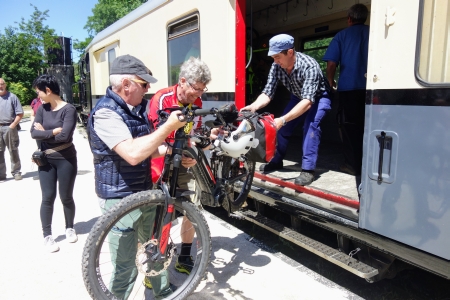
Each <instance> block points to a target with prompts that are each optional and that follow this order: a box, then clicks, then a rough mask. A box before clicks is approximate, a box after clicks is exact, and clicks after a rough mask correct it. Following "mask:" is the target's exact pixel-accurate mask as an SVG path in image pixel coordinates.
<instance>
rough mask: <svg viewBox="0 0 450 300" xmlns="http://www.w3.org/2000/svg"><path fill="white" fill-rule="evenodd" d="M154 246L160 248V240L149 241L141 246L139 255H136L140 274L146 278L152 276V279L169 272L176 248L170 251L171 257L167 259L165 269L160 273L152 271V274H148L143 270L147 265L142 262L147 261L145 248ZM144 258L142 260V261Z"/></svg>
mask: <svg viewBox="0 0 450 300" xmlns="http://www.w3.org/2000/svg"><path fill="white" fill-rule="evenodd" d="M150 244H153V245H155V246H158V240H156V239H153V240H149V241H147V242H146V243H144V244H142V245H140V246H139V247H138V250H137V253H136V260H135V263H136V267H137V269H138V271H139V273H142V274H145V276H150V277H154V276H157V275H159V274H161V273H162V272H163V271H165V270H167V268H168V267H169V266H170V263H171V262H172V257H173V255H174V253H175V247H172V249H170V251H169V256H168V258H167V260H166V261H165V262H164V267H163V268H162V269H161V270H159V271H155V270H151V271H150V272H147V271H146V270H144V269H143V267H144V266H145V267H147V264H142V263H141V261H143V260H145V259H147V258H148V257H147V254H145V248H146V247H147V246H148V245H150ZM141 255H144V256H141ZM141 257H142V259H141Z"/></svg>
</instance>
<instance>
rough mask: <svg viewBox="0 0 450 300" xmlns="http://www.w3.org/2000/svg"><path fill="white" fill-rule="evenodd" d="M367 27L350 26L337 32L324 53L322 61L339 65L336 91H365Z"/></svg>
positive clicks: (367, 48)
mask: <svg viewBox="0 0 450 300" xmlns="http://www.w3.org/2000/svg"><path fill="white" fill-rule="evenodd" d="M368 52H369V26H367V25H364V24H355V25H352V26H350V27H348V28H346V29H344V30H342V31H340V32H338V33H337V34H336V35H335V36H334V38H333V40H332V41H331V43H330V45H329V46H328V49H327V52H326V53H325V55H324V57H323V60H324V61H333V62H335V63H336V64H340V66H341V67H340V75H339V82H338V86H337V90H338V91H350V90H361V89H362V90H365V89H366V77H365V74H366V72H367V56H368Z"/></svg>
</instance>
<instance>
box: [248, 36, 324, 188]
mask: <svg viewBox="0 0 450 300" xmlns="http://www.w3.org/2000/svg"><path fill="white" fill-rule="evenodd" d="M268 56H271V57H272V58H273V60H274V62H273V64H272V67H271V68H270V71H269V75H268V79H267V84H266V86H265V87H264V89H263V91H262V93H261V95H259V96H258V98H257V99H256V100H255V102H253V103H252V104H251V105H248V106H245V107H243V108H242V109H241V111H243V110H250V111H252V112H255V111H256V110H258V109H261V108H263V107H265V106H266V105H267V104H269V102H270V101H271V99H272V98H273V96H274V94H275V90H276V88H277V84H278V81H281V83H283V85H284V86H285V87H286V88H287V89H288V90H289V92H290V93H291V98H290V100H289V103H288V104H287V106H286V107H285V108H284V112H283V115H282V116H281V117H279V118H275V120H274V121H275V124H276V127H277V130H278V131H277V149H276V153H275V156H274V157H273V158H272V160H271V161H270V162H269V163H266V164H262V165H261V166H260V171H263V172H271V171H275V170H279V169H282V168H283V159H284V157H285V155H286V151H287V147H288V142H289V138H290V137H291V135H292V133H293V132H294V129H295V128H296V127H297V125H299V124H300V123H303V156H302V171H301V173H300V175H299V176H298V177H297V178H295V181H294V182H295V184H298V185H309V184H311V183H312V182H313V181H314V173H315V172H314V171H315V168H316V162H317V158H318V152H319V144H320V137H321V133H322V131H321V128H320V123H321V121H322V119H323V117H324V116H325V114H326V113H327V112H328V111H329V110H330V109H331V98H330V95H331V88H330V86H329V84H328V81H327V80H326V78H325V77H324V75H323V73H322V71H321V69H320V66H319V64H318V63H317V61H316V60H315V59H314V58H312V57H310V56H308V55H306V54H303V53H300V52H297V51H295V48H294V38H293V37H292V36H290V35H287V34H279V35H276V36H274V37H272V38H271V39H270V41H269V53H268Z"/></svg>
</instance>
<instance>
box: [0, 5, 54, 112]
mask: <svg viewBox="0 0 450 300" xmlns="http://www.w3.org/2000/svg"><path fill="white" fill-rule="evenodd" d="M32 6H33V8H34V12H33V13H32V14H31V16H30V19H29V20H28V21H26V20H25V19H24V18H22V19H21V22H20V23H18V26H19V27H18V28H16V27H12V26H9V27H7V28H5V29H4V33H0V75H1V76H2V78H3V79H4V80H5V81H6V82H8V85H9V86H10V87H14V88H16V87H23V88H18V90H16V91H15V92H17V93H18V94H21V93H24V94H23V96H22V97H19V98H20V100H21V102H22V104H24V105H25V104H28V103H29V101H30V100H31V99H33V98H34V97H35V95H34V92H33V89H32V88H31V85H32V83H33V80H34V79H35V78H36V77H37V75H38V73H39V72H40V71H41V70H44V69H45V68H46V67H47V66H48V64H47V60H48V58H47V55H46V51H45V49H47V48H49V47H50V48H58V47H60V46H59V45H58V44H57V43H56V41H55V37H56V35H55V30H53V29H50V28H49V27H48V26H44V24H43V22H44V21H45V20H46V19H47V18H48V17H49V16H48V10H46V11H43V12H41V11H39V10H38V9H37V7H36V6H34V5H32ZM15 92H14V91H13V93H15Z"/></svg>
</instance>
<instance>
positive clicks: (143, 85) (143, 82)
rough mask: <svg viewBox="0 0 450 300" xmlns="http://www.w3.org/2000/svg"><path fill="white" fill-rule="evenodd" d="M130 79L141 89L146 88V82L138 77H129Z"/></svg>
mask: <svg viewBox="0 0 450 300" xmlns="http://www.w3.org/2000/svg"><path fill="white" fill-rule="evenodd" d="M130 80H131V81H134V82H136V83H138V84H139V85H140V86H142V88H143V89H145V88H147V85H148V82H147V81H144V80H140V79H134V78H130Z"/></svg>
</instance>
